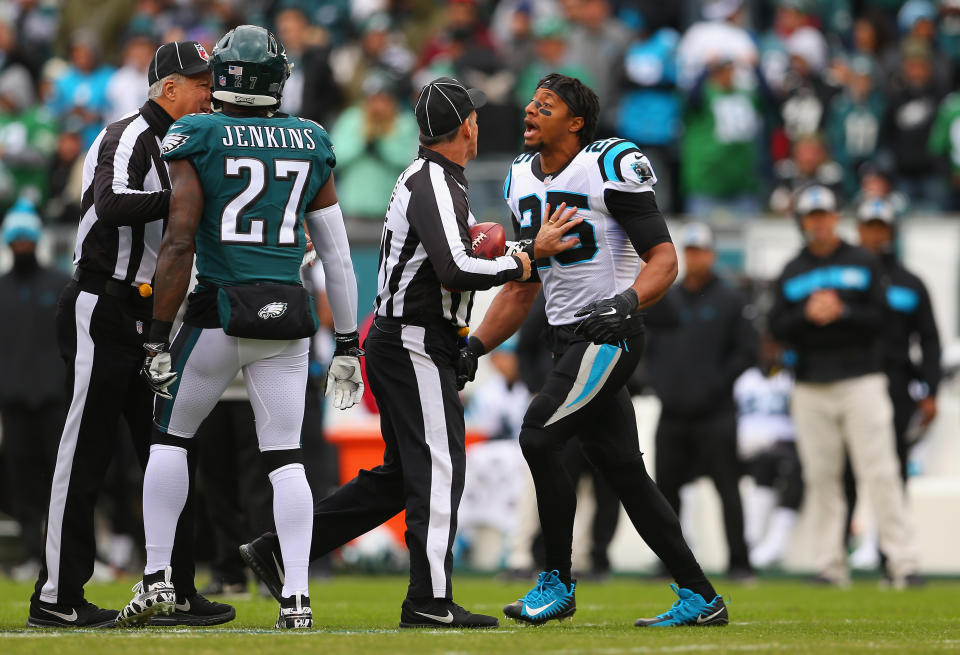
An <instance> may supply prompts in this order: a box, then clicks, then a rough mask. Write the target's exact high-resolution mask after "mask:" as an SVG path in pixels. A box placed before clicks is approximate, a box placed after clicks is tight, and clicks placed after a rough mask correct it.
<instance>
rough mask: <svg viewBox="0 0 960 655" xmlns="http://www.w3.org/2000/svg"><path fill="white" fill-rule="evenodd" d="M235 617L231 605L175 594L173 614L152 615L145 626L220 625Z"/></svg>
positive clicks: (198, 595)
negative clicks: (175, 600)
mask: <svg viewBox="0 0 960 655" xmlns="http://www.w3.org/2000/svg"><path fill="white" fill-rule="evenodd" d="M236 616H237V611H236V610H235V609H233V606H232V605H227V604H226V603H217V602H215V601H212V600H208V599H206V598H204V597H203V596H201V595H200V594H199V593H196V592H194V593H193V595H191V596H181V595H180V594H177V604H176V605H175V606H174V610H173V614H168V615H163V614H154V615H153V617H152V618H151V619H150V623H148V624H147V625H192V626H202V625H220V624H221V623H226V622H227V621H233V619H234V618H236Z"/></svg>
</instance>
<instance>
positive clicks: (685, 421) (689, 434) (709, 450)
mask: <svg viewBox="0 0 960 655" xmlns="http://www.w3.org/2000/svg"><path fill="white" fill-rule="evenodd" d="M656 448H657V451H656V467H657V485H658V486H659V487H660V490H661V491H662V492H663V495H664V496H666V498H667V500H668V501H669V502H670V505H671V506H673V509H674V511H676V512H677V513H679V512H680V488H681V487H682V486H683V485H685V484H687V483H688V482H691V481H693V480H695V479H697V478H699V477H700V476H701V475H706V476H708V477H709V478H710V479H711V480H713V484H714V486H715V487H716V489H717V494H718V495H719V496H720V502H721V505H722V506H723V527H724V531H725V532H726V537H727V547H728V552H729V569H731V570H733V569H746V570H749V569H750V559H749V557H748V555H747V542H746V540H745V539H744V535H743V502H742V500H741V499H740V473H741V470H740V469H741V466H740V460H739V458H738V456H737V415H736V411H735V410H734V409H733V408H732V407H731V408H724V409H720V410H718V411H716V412H710V413H708V414H706V415H702V416H687V415H684V414H679V413H671V412H668V411H664V412H663V413H661V415H660V423H659V424H658V425H657V436H656Z"/></svg>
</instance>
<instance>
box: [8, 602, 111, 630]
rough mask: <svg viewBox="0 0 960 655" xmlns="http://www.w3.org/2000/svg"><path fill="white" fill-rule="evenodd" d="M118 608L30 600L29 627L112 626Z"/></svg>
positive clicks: (91, 604) (84, 603)
mask: <svg viewBox="0 0 960 655" xmlns="http://www.w3.org/2000/svg"><path fill="white" fill-rule="evenodd" d="M117 614H118V612H117V610H105V609H101V608H99V607H97V606H96V605H94V604H93V603H91V602H88V601H86V600H85V601H83V603H82V604H81V605H80V606H79V607H68V606H67V605H57V604H56V603H45V602H43V601H42V600H39V599H34V600H31V601H30V613H29V614H28V615H27V627H28V628H112V627H113V626H114V625H115V624H116V621H117Z"/></svg>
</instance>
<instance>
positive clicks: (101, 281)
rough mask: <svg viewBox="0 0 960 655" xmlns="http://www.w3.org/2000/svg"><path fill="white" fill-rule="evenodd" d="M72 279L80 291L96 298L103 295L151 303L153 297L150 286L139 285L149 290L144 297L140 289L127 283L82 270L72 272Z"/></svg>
mask: <svg viewBox="0 0 960 655" xmlns="http://www.w3.org/2000/svg"><path fill="white" fill-rule="evenodd" d="M73 279H74V280H76V282H77V286H78V287H80V289H81V290H83V291H86V292H88V293H95V294H97V295H98V296H99V295H104V294H105V295H108V296H113V297H114V298H119V299H120V300H132V301H137V302H141V303H149V302H151V300H150V296H151V295H153V289H152V288H150V285H141V287H146V289H149V291H148V292H147V293H146V295H144V294H143V292H141V288H140V287H135V286H133V285H131V284H129V283H127V282H121V281H120V280H117V279H115V278H112V277H110V276H109V275H104V274H103V273H94V272H92V271H85V270H83V269H82V268H78V269H77V270H76V271H75V272H74V274H73Z"/></svg>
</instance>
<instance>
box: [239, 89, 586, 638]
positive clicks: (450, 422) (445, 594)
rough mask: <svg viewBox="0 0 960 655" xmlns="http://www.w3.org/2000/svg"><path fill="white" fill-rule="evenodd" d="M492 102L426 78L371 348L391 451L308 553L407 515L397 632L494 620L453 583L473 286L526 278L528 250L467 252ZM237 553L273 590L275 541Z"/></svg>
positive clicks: (276, 585)
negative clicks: (463, 368)
mask: <svg viewBox="0 0 960 655" xmlns="http://www.w3.org/2000/svg"><path fill="white" fill-rule="evenodd" d="M484 102H485V97H484V95H483V93H482V92H481V91H479V90H477V89H467V88H465V87H464V86H463V85H462V84H461V83H460V82H458V81H457V80H455V79H453V78H449V77H441V78H439V79H436V80H434V81H433V82H431V83H430V84H427V85H426V86H425V87H423V90H421V92H420V96H419V97H418V99H417V105H416V115H417V123H418V124H419V126H420V144H421V147H420V151H419V153H418V155H417V158H416V159H415V160H414V162H413V163H412V164H411V165H410V166H409V167H408V168H407V169H406V170H405V171H404V172H403V173H402V174H401V175H400V178H399V180H397V184H396V186H395V187H394V192H393V196H392V198H391V199H390V204H389V205H388V207H387V215H386V219H385V220H384V225H383V235H382V238H381V246H380V269H379V274H378V278H377V279H378V280H379V291H378V293H377V298H376V301H375V303H374V309H375V313H376V318H375V320H374V322H373V325H372V326H371V328H370V333H369V335H368V336H367V339H366V341H365V342H364V348H365V349H366V359H367V364H366V366H367V378H368V380H369V382H370V389H371V391H372V392H373V394H374V396H375V397H376V399H377V406H378V407H379V409H380V428H381V432H382V435H383V440H384V442H385V444H386V448H385V450H384V454H383V464H382V465H380V466H377V467H376V468H373V469H371V470H369V471H367V470H362V471H360V473H359V475H357V477H356V478H354V479H353V480H351V481H350V482H348V483H347V484H345V485H344V486H342V487H340V489H338V490H337V491H336V492H334V493H333V494H332V495H330V496H328V497H327V498H325V499H323V500H322V501H320V502H319V503H317V505H316V507H315V509H314V521H313V542H312V548H311V553H310V555H311V558H316V557H320V556H321V555H323V554H325V553H328V552H330V551H331V550H333V549H335V548H338V547H339V546H342V545H343V544H345V543H347V542H348V541H350V540H351V539H354V538H356V537H358V536H360V535H362V534H364V533H365V532H367V531H369V530H372V529H373V528H375V527H377V526H378V525H380V524H381V523H383V522H384V521H386V520H387V519H389V518H391V517H393V516H395V515H396V514H398V513H399V512H400V511H402V510H404V509H405V510H406V512H407V514H406V521H407V532H406V542H407V547H408V549H409V551H410V586H409V588H408V590H407V597H406V599H405V600H404V602H403V605H402V606H401V612H400V627H401V628H412V627H433V628H492V627H496V626H497V624H498V622H497V619H496V618H494V617H492V616H486V615H482V614H473V613H471V612H468V611H467V610H465V609H463V608H462V607H460V606H459V605H457V604H456V603H454V602H453V585H452V583H451V580H450V576H451V572H452V566H453V555H452V553H451V547H452V546H453V539H454V537H455V535H456V532H457V509H458V507H459V505H460V497H461V495H462V493H463V479H464V471H465V466H466V457H465V449H464V423H463V405H462V404H461V402H460V397H459V395H458V393H457V380H456V377H457V376H456V368H455V367H456V362H457V359H458V357H459V356H460V355H459V344H458V340H459V339H458V334H462V333H464V331H465V330H466V327H467V325H468V324H469V322H470V310H471V308H472V306H473V291H475V290H479V289H489V288H491V287H493V286H497V285H501V284H504V283H505V282H508V281H510V280H524V279H526V278H528V277H529V276H530V258H529V257H528V255H527V253H526V252H520V253H518V254H513V255H505V256H503V257H497V258H496V259H480V258H477V257H474V255H473V252H472V249H471V244H470V226H472V225H473V224H475V223H476V221H475V219H474V217H473V214H472V213H471V212H470V207H469V204H468V203H467V193H466V189H467V180H466V178H465V177H464V166H465V165H466V163H467V162H468V161H470V160H472V159H473V158H474V157H476V155H477V135H478V125H477V114H476V110H477V109H478V108H479V107H481V106H482V105H483V103H484ZM555 213H556V214H557V216H556V217H559V214H560V212H555ZM570 213H571V214H572V212H570ZM552 218H554V217H552ZM567 218H569V215H568V216H567ZM559 243H560V241H559V238H558V239H557V240H556V242H555V243H553V244H546V243H545V244H543V248H541V247H540V246H541V244H539V243H538V244H537V254H538V255H539V254H540V253H541V252H545V253H549V254H556V252H560V250H561V249H562V248H557V250H556V251H552V250H550V247H556V246H559ZM241 553H242V555H243V557H244V559H245V560H246V561H247V563H248V564H249V565H250V567H251V568H252V569H253V571H254V572H255V573H256V574H257V576H258V577H260V579H261V580H263V581H264V582H265V583H266V584H267V586H268V587H269V588H270V590H271V591H272V592H273V593H274V596H278V594H279V592H280V586H281V580H282V577H283V570H282V560H281V557H280V548H279V542H278V541H277V538H276V535H273V534H267V535H264V536H263V537H260V538H259V539H256V540H255V541H253V542H252V543H250V544H246V545H244V546H242V547H241Z"/></svg>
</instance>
